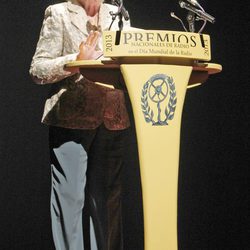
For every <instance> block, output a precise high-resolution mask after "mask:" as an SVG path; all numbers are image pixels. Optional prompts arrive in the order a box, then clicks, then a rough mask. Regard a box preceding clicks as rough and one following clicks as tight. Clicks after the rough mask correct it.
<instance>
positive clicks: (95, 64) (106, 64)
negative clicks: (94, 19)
mask: <svg viewBox="0 0 250 250" xmlns="http://www.w3.org/2000/svg"><path fill="white" fill-rule="evenodd" d="M141 60H143V58H142V59H141ZM121 64H123V63H120V62H119V60H118V61H117V60H102V61H101V60H99V61H98V60H79V61H73V62H70V63H68V64H66V65H65V66H66V67H69V68H70V67H79V68H83V69H84V68H85V69H100V68H101V69H119V68H120V65H121ZM140 64H144V63H142V61H141V63H140ZM184 66H185V65H184ZM186 66H192V67H193V71H203V72H207V73H208V74H209V75H211V74H216V73H219V72H221V71H222V66H221V65H220V64H216V63H196V64H193V65H186Z"/></svg>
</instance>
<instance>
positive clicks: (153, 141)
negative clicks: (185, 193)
mask: <svg viewBox="0 0 250 250" xmlns="http://www.w3.org/2000/svg"><path fill="white" fill-rule="evenodd" d="M103 51H104V57H106V58H107V59H104V60H102V61H75V62H72V63H69V64H68V65H67V66H68V67H80V70H81V73H82V74H83V75H84V76H85V77H87V78H89V79H90V80H94V81H98V82H103V83H106V84H112V82H114V81H117V80H118V79H120V78H121V75H122V77H123V79H124V81H125V84H126V88H127V89H128V93H129V97H130V100H131V104H132V108H133V113H134V120H135V127H136V136H137V141H138V151H139V161H140V172H141V182H142V194H143V210H144V232H145V235H144V239H145V240H144V243H145V250H177V249H178V242H177V193H178V190H177V189H178V170H179V148H180V128H181V118H182V110H183V104H184V100H185V95H186V91H187V89H188V88H191V87H196V86H198V85H201V84H202V83H203V82H205V81H206V79H207V78H208V76H209V75H210V74H215V73H218V72H220V71H221V70H222V67H221V65H218V64H211V63H207V62H208V61H210V59H211V48H210V37H209V35H204V34H197V33H190V32H176V31H159V30H143V31H122V32H121V33H120V34H119V41H118V40H117V32H114V31H106V32H104V34H103ZM108 58H109V59H108ZM110 58H111V59H110Z"/></svg>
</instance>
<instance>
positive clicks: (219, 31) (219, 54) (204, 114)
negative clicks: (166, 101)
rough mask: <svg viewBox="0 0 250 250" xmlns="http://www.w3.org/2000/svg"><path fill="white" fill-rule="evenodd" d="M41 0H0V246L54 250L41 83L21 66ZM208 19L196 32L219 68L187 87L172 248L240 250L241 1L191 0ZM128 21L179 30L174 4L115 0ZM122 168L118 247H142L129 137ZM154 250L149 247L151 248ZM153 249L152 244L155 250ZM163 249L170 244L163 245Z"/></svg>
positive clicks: (245, 152) (244, 141)
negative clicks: (206, 38) (211, 19)
mask: <svg viewBox="0 0 250 250" xmlns="http://www.w3.org/2000/svg"><path fill="white" fill-rule="evenodd" d="M51 3H53V1H49V0H25V1H24V0H19V1H15V0H1V3H0V10H1V12H0V13H1V14H0V46H1V48H0V49H1V58H0V63H1V67H0V70H1V78H0V82H1V84H0V117H1V122H0V184H1V187H0V202H1V203H0V249H1V250H50V249H54V247H53V241H52V236H51V227H50V214H49V196H50V175H49V174H50V166H49V160H48V147H47V143H48V129H47V127H45V126H43V125H41V124H40V119H41V114H42V111H43V104H44V101H45V99H46V96H47V92H48V89H49V86H38V85H35V84H34V83H32V81H31V79H30V77H29V75H28V69H29V65H30V62H31V58H32V55H33V54H34V50H35V46H36V42H37V39H38V36H39V31H40V27H41V23H42V19H43V13H44V10H45V8H46V6H48V5H49V4H51ZM201 3H202V4H203V6H204V7H205V9H206V11H207V12H208V13H210V14H212V15H214V16H215V17H216V18H217V20H216V24H214V25H212V24H208V26H207V27H206V29H205V33H208V34H210V36H211V41H212V57H213V60H212V61H213V62H216V63H220V64H222V65H223V72H222V73H221V74H218V75H214V76H212V77H210V78H209V80H208V81H207V83H206V84H204V85H203V86H202V87H198V88H195V89H190V90H188V92H187V96H186V100H185V106H184V110H183V122H182V136H181V153H180V177H179V213H178V215H179V217H178V226H179V249H180V250H196V249H197V250H203V249H204V250H205V249H211V250H216V249H219V250H223V249H226V250H231V249H232V250H241V249H250V245H249V243H248V237H249V235H250V231H249V222H248V219H249V177H250V175H249V166H250V164H249V158H250V157H249V139H250V136H249V135H250V134H249V122H250V119H249V118H250V117H249V94H250V87H249V84H250V83H249V73H248V71H249V66H248V56H249V53H248V52H249V27H250V22H249V7H248V6H249V4H248V3H247V1H227V2H224V1H210V2H208V1H207V2H205V1H201ZM125 5H126V7H127V9H128V10H129V12H130V16H131V19H132V25H133V26H136V27H141V28H146V29H169V30H181V26H180V24H179V23H178V22H177V21H175V20H174V19H172V18H170V17H169V13H170V11H175V13H176V14H178V15H180V16H181V17H184V10H182V9H180V8H179V6H178V1H174V0H165V1H163V0H154V1H153V0H151V1H150V0H144V1H141V0H140V1H139V0H133V1H132V0H130V1H128V0H127V1H125ZM130 140H131V147H130V148H129V149H128V159H127V164H126V168H125V171H124V217H125V222H124V224H125V232H124V233H125V250H141V249H142V248H143V244H142V242H143V230H142V213H141V202H140V183H139V181H138V177H139V171H138V159H137V155H136V152H137V149H136V141H135V138H134V137H132V136H131V138H130ZM152 250H158V249H152ZM159 250H160V249H159ZM166 250H171V249H166Z"/></svg>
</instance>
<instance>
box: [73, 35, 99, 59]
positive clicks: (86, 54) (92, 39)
mask: <svg viewBox="0 0 250 250" xmlns="http://www.w3.org/2000/svg"><path fill="white" fill-rule="evenodd" d="M99 39H100V32H98V31H94V32H93V31H92V32H91V33H90V34H89V36H88V38H87V40H86V42H82V43H81V44H80V46H79V49H80V52H79V54H78V55H77V58H76V60H95V59H97V58H98V57H100V56H101V55H102V51H100V50H99V51H97V50H96V45H97V43H98V41H99Z"/></svg>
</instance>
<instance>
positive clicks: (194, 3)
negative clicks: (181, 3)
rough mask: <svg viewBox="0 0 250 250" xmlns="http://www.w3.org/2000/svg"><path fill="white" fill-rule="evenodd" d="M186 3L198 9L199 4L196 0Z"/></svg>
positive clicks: (188, 0)
mask: <svg viewBox="0 0 250 250" xmlns="http://www.w3.org/2000/svg"><path fill="white" fill-rule="evenodd" d="M187 2H189V3H191V4H192V5H193V6H195V7H199V8H200V4H199V3H198V1H197V0H187Z"/></svg>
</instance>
